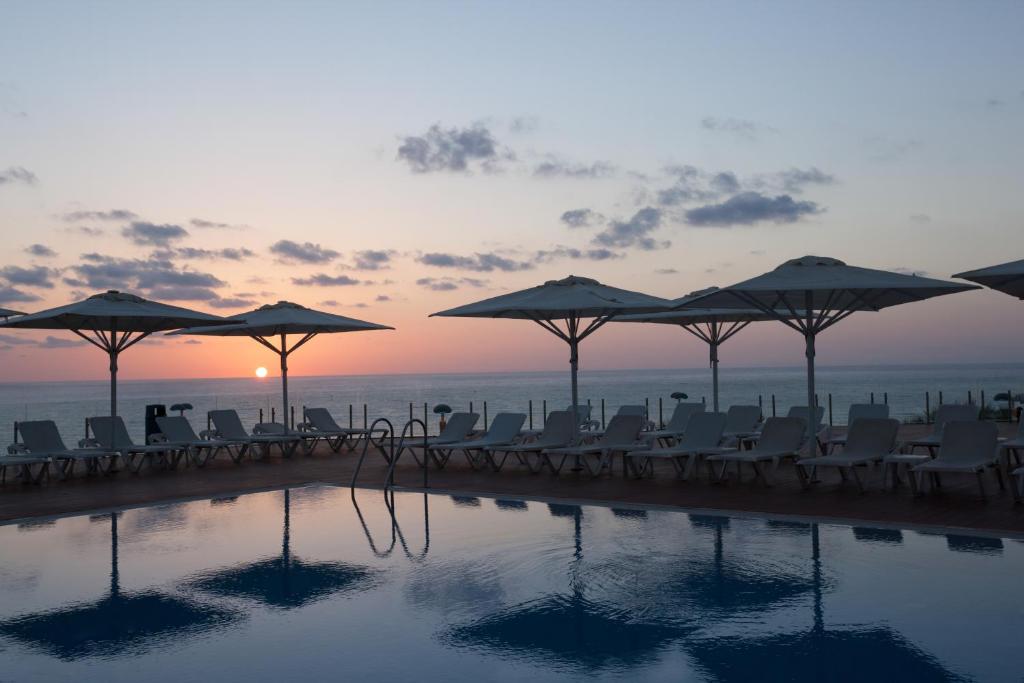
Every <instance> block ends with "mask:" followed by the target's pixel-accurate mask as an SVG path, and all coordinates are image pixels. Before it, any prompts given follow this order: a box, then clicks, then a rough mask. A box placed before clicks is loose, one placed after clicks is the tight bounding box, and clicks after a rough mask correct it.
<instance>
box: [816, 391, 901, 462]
mask: <svg viewBox="0 0 1024 683" xmlns="http://www.w3.org/2000/svg"><path fill="white" fill-rule="evenodd" d="M887 417H889V406H888V405H886V404H885V403H854V404H852V405H851V406H850V412H849V413H847V417H846V433H844V434H833V433H832V432H833V430H832V428H831V427H829V428H828V430H827V433H826V434H824V435H823V436H824V438H823V439H822V440H821V441H822V450H823V451H825V452H828V451H830V450H832V449H835V448H838V447H839V446H844V445H846V434H847V433H849V430H850V429H851V428H853V423H854V422H856V421H857V420H859V419H861V418H874V419H879V420H881V419H885V418H887Z"/></svg>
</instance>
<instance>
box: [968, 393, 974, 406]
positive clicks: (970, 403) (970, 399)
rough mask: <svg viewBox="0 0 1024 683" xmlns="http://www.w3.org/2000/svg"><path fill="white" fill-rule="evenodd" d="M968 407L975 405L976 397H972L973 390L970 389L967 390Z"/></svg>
mask: <svg viewBox="0 0 1024 683" xmlns="http://www.w3.org/2000/svg"><path fill="white" fill-rule="evenodd" d="M967 405H969V406H973V405H974V397H973V396H971V390H970V389H968V390H967Z"/></svg>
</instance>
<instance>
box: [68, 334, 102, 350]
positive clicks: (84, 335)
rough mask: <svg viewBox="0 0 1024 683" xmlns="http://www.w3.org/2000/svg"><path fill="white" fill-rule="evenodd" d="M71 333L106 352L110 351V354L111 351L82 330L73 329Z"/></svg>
mask: <svg viewBox="0 0 1024 683" xmlns="http://www.w3.org/2000/svg"><path fill="white" fill-rule="evenodd" d="M71 331H72V332H74V333H75V334H77V335H78V336H79V337H81V338H82V339H84V340H85V341H87V342H89V343H90V344H92V345H93V346H95V347H96V348H98V349H103V350H104V351H108V352H109V349H108V348H107V347H106V346H104V345H102V344H100V343H99V342H98V341H96V340H95V339H93V338H92V337H90V336H89V335H87V334H85V333H84V332H82V331H81V330H76V329H72V330H71ZM94 332H95V331H94Z"/></svg>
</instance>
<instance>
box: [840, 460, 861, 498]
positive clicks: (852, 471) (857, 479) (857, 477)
mask: <svg viewBox="0 0 1024 683" xmlns="http://www.w3.org/2000/svg"><path fill="white" fill-rule="evenodd" d="M840 469H841V468H840ZM850 474H852V475H853V480H854V481H855V482H857V489H858V490H859V491H860V492H861V493H864V482H862V481H861V480H860V475H859V474H857V466H856V465H852V466H851V467H850Z"/></svg>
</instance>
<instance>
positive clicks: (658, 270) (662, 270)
mask: <svg viewBox="0 0 1024 683" xmlns="http://www.w3.org/2000/svg"><path fill="white" fill-rule="evenodd" d="M654 272H655V273H657V274H658V275H675V274H676V273H678V272H679V271H678V270H676V269H675V268H655V269H654Z"/></svg>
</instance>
